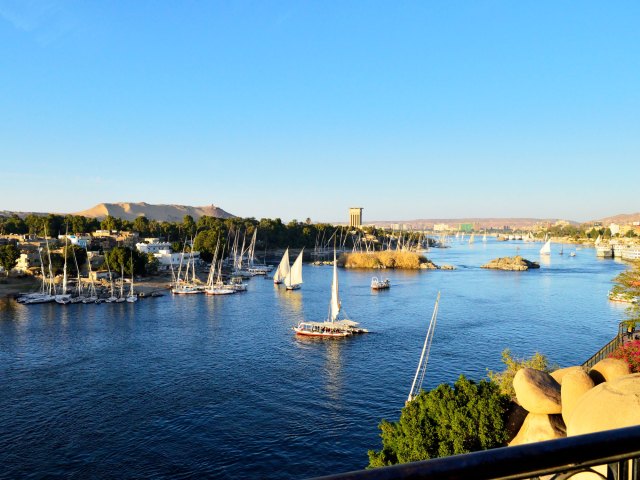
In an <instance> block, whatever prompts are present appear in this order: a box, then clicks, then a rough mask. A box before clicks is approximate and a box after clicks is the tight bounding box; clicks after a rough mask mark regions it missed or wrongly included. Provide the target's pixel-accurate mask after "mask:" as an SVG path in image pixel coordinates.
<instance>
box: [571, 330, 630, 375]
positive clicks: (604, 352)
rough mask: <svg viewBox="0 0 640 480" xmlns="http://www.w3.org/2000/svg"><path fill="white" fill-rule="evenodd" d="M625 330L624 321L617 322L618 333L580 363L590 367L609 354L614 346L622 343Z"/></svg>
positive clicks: (616, 346) (625, 333)
mask: <svg viewBox="0 0 640 480" xmlns="http://www.w3.org/2000/svg"><path fill="white" fill-rule="evenodd" d="M625 335H627V332H626V322H620V323H619V324H618V335H616V336H615V337H613V338H612V339H611V341H610V342H609V343H607V344H606V345H605V346H604V347H602V348H601V349H600V350H598V351H597V352H596V353H595V354H594V355H593V356H592V357H591V358H590V359H589V360H587V361H586V362H584V363H583V364H582V366H583V367H586V368H591V367H593V366H594V365H595V364H596V363H598V362H599V361H600V360H603V359H605V358H607V357H608V356H609V354H610V353H611V352H613V351H614V350H615V349H616V348H618V347H619V346H620V345H622V344H623V343H624V338H625Z"/></svg>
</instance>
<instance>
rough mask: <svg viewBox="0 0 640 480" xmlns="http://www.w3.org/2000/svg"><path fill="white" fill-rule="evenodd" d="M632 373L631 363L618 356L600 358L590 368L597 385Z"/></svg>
mask: <svg viewBox="0 0 640 480" xmlns="http://www.w3.org/2000/svg"><path fill="white" fill-rule="evenodd" d="M630 373H631V371H630V370H629V364H628V363H627V362H625V361H624V360H620V359H618V358H605V359H603V360H600V361H599V362H598V363H596V364H595V365H594V366H593V368H591V370H589V376H590V377H591V379H592V380H593V383H595V384H596V385H598V384H600V383H602V382H610V381H612V380H615V379H617V378H620V377H624V376H626V375H629V374H630Z"/></svg>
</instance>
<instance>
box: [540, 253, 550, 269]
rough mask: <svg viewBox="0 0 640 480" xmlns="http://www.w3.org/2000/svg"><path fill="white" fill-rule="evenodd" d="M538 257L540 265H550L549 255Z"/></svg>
mask: <svg viewBox="0 0 640 480" xmlns="http://www.w3.org/2000/svg"><path fill="white" fill-rule="evenodd" d="M539 258H540V261H539V262H538V263H540V266H545V267H549V266H551V255H540V256H539Z"/></svg>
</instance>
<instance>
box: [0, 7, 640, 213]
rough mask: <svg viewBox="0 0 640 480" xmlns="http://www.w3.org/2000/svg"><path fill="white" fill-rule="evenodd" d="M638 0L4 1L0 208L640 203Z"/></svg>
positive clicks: (411, 209)
mask: <svg viewBox="0 0 640 480" xmlns="http://www.w3.org/2000/svg"><path fill="white" fill-rule="evenodd" d="M639 21H640V3H639V2H633V1H617V2H602V1H600V2H590V1H584V2H569V1H558V0H554V1H518V2H508V1H504V2H498V1H482V0H477V1H466V2H461V1H439V2H435V1H417V2H390V1H386V2H377V1H353V2H344V1H335V2H332V1H315V2H310V1H302V0H300V1H294V2H288V1H278V2H267V1H255V2H243V1H237V2H231V1H230V2H195V1H184V2H175V1H172V2H168V1H165V2H161V1H144V0H139V1H135V2H126V1H110V2H84V1H62V0H38V1H34V0H12V1H7V0H0V210H3V209H6V210H22V211H25V210H26V211H29V210H31V211H57V212H72V211H78V210H83V209H86V208H89V207H91V206H93V205H94V204H96V203H99V202H118V201H146V202H149V203H178V204H186V205H206V204H211V203H213V204H216V205H218V206H220V207H222V208H224V209H225V210H227V211H229V212H231V213H234V214H236V215H240V216H255V217H257V218H261V217H272V218H274V217H281V218H282V219H284V220H290V219H293V218H295V219H298V220H304V219H305V218H307V217H311V218H312V220H314V221H338V220H345V219H346V218H347V208H348V207H349V206H362V207H364V209H365V210H364V219H365V221H369V220H385V219H388V220H392V219H396V220H403V219H404V220H409V219H416V218H451V217H464V216H473V217H512V216H518V217H560V218H568V219H573V220H588V219H594V218H599V217H602V216H606V215H612V214H617V213H623V212H636V211H640V202H639V196H638V183H639V179H640V175H639V174H640V160H639V159H640V155H639V154H640V135H639V133H640V88H639V86H640V29H639V28H638V22H639Z"/></svg>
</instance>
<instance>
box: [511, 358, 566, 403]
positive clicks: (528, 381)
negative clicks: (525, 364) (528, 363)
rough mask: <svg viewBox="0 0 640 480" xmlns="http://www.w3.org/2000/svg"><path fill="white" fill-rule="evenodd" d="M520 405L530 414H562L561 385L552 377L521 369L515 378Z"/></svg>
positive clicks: (529, 369) (528, 369)
mask: <svg viewBox="0 0 640 480" xmlns="http://www.w3.org/2000/svg"><path fill="white" fill-rule="evenodd" d="M513 389H514V390H515V392H516V398H517V399H518V403H519V404H520V405H522V407H523V408H524V409H525V410H527V411H529V412H530V413H538V414H555V413H562V406H561V404H560V401H561V397H560V384H559V383H558V382H556V381H555V380H554V379H553V377H552V376H551V375H549V374H548V373H545V372H541V371H540V370H534V369H533V368H521V369H520V370H518V371H517V372H516V374H515V376H514V377H513Z"/></svg>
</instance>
